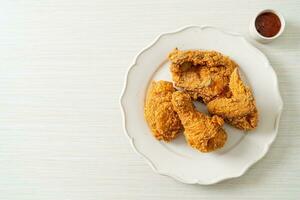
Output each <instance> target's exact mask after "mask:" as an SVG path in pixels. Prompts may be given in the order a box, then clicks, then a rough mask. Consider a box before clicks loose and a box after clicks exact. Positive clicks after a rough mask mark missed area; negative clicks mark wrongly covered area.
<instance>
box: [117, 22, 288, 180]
mask: <svg viewBox="0 0 300 200" xmlns="http://www.w3.org/2000/svg"><path fill="white" fill-rule="evenodd" d="M191 28H198V29H201V30H204V29H206V28H212V29H216V30H218V31H220V32H222V33H224V34H227V35H232V36H235V37H239V38H240V39H242V40H243V41H244V42H246V44H247V45H248V46H250V47H251V48H253V49H254V50H255V51H256V52H257V53H259V54H260V55H261V56H262V57H263V58H264V59H265V61H266V65H267V67H268V68H270V69H271V71H272V73H273V76H274V77H275V82H276V88H277V95H278V100H279V105H280V106H279V109H278V113H277V116H276V119H275V126H274V130H273V132H274V136H273V138H272V139H271V140H270V142H269V143H267V144H265V146H264V150H263V151H262V153H261V155H260V156H258V157H257V159H256V160H253V161H252V162H251V164H249V165H248V166H245V167H244V168H242V170H241V171H240V172H239V173H236V174H235V175H232V174H231V175H230V176H228V177H224V178H219V179H217V180H214V181H201V180H199V179H197V180H192V181H190V180H183V179H182V178H179V177H177V176H176V175H174V174H170V173H168V172H161V171H159V169H158V167H157V166H156V165H155V164H154V163H153V162H152V161H151V159H150V158H148V157H147V156H146V155H144V154H143V153H142V152H141V151H139V149H138V148H137V147H136V146H135V144H134V138H132V137H131V135H130V134H129V133H128V131H127V126H126V112H125V108H124V105H123V103H122V101H123V98H124V95H125V93H126V90H127V85H128V79H129V76H130V72H131V70H132V69H133V68H134V67H135V66H136V65H137V61H138V58H139V57H140V56H141V55H142V54H143V53H144V52H146V51H147V50H149V49H150V48H151V47H153V46H154V45H155V44H157V43H158V41H159V40H160V39H161V38H162V37H164V36H167V35H173V34H177V33H180V32H183V31H185V30H187V29H191ZM119 104H120V107H121V113H122V119H123V120H122V125H123V130H124V133H125V135H126V136H127V138H128V139H129V141H130V144H131V146H132V148H133V149H134V151H135V152H136V153H137V154H138V155H139V156H141V157H142V158H143V159H144V160H145V161H146V162H147V163H148V164H149V165H150V167H151V168H152V170H153V171H154V172H156V173H158V174H160V175H162V176H167V177H171V178H173V179H175V180H177V181H180V182H182V183H185V184H199V185H212V184H216V183H219V182H222V181H225V180H228V179H233V178H238V177H240V176H242V175H243V174H245V173H246V171H247V170H248V169H249V168H250V167H252V166H253V165H254V164H256V163H257V162H258V161H259V160H261V159H262V158H263V157H264V156H265V155H266V154H267V152H268V151H269V149H270V146H271V145H272V143H273V142H274V141H275V139H276V137H277V134H278V127H279V122H280V118H281V114H282V110H283V101H282V97H281V95H280V90H279V85H278V77H277V74H276V72H275V71H274V69H273V67H272V66H271V64H270V62H269V60H268V58H267V57H266V56H265V55H264V54H263V53H262V52H261V51H260V50H259V49H257V48H256V47H255V46H253V45H252V44H251V43H250V42H248V41H247V40H246V39H245V38H244V37H243V36H242V35H241V34H239V33H234V32H229V31H224V30H222V29H220V28H217V27H215V26H209V25H202V26H199V25H188V26H184V27H182V28H179V29H177V30H175V31H171V32H165V33H161V34H160V35H158V36H157V37H156V39H155V40H154V41H153V42H152V43H151V44H150V45H148V46H147V47H145V48H144V49H143V50H141V51H140V52H139V53H138V54H137V55H136V56H135V58H134V61H133V64H131V65H130V67H129V68H128V70H127V72H126V75H125V81H124V86H123V89H122V92H121V96H120V98H119Z"/></svg>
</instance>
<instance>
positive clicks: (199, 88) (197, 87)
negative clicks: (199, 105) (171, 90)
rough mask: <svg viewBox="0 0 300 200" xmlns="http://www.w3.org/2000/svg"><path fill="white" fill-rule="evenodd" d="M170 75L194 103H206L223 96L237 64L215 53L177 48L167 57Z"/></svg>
mask: <svg viewBox="0 0 300 200" xmlns="http://www.w3.org/2000/svg"><path fill="white" fill-rule="evenodd" d="M169 60H170V61H171V66H170V71H171V74H172V79H173V81H174V82H175V85H176V86H177V87H181V88H183V89H184V90H186V91H187V92H188V93H189V94H190V95H191V96H192V98H193V99H198V98H201V99H202V100H203V101H204V102H205V103H207V102H209V101H211V100H212V99H214V98H215V97H217V96H220V95H222V96H226V94H227V91H228V83H229V77H230V74H231V73H232V72H233V70H234V69H235V68H236V67H237V64H236V63H235V62H233V61H232V60H231V59H229V58H228V57H227V56H224V55H222V54H221V53H219V52H216V51H203V50H187V51H180V50H178V49H177V48H176V49H174V50H173V51H172V52H171V53H170V54H169Z"/></svg>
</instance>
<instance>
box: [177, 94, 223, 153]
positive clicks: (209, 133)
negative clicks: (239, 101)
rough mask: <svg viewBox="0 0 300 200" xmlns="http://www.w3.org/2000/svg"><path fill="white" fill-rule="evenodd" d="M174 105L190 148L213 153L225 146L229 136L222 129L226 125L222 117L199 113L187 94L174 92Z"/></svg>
mask: <svg viewBox="0 0 300 200" xmlns="http://www.w3.org/2000/svg"><path fill="white" fill-rule="evenodd" d="M172 104H173V106H174V109H175V111H176V112H177V114H178V115H179V118H180V120H181V123H182V124H183V127H184V135H185V138H186V140H187V142H188V143H189V145H190V146H192V147H193V148H195V149H198V150H199V151H201V152H211V151H214V150H216V149H219V148H221V147H223V146H224V144H225V142H226V140H227V134H226V132H225V131H224V130H223V129H222V127H221V126H222V125H223V124H224V121H223V119H222V118H221V117H218V116H213V117H209V116H207V115H205V114H203V113H201V112H199V111H197V110H196V109H195V107H194V105H193V102H192V99H191V97H190V96H189V95H188V94H187V93H185V92H179V91H178V92H174V93H173V95H172Z"/></svg>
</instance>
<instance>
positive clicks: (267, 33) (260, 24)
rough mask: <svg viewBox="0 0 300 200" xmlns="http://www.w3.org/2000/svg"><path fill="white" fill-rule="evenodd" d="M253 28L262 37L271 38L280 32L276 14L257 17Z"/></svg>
mask: <svg viewBox="0 0 300 200" xmlns="http://www.w3.org/2000/svg"><path fill="white" fill-rule="evenodd" d="M255 28H256V30H257V31H258V32H259V33H260V34H261V35H262V36H264V37H273V36H275V35H276V34H277V33H278V32H279V31H280V28H281V22H280V19H279V17H278V16H277V15H276V14H274V13H272V12H265V13H262V14H260V15H258V16H257V18H256V20H255Z"/></svg>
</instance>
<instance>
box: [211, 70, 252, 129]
mask: <svg viewBox="0 0 300 200" xmlns="http://www.w3.org/2000/svg"><path fill="white" fill-rule="evenodd" d="M229 88H230V92H231V94H232V96H231V97H229V98H217V99H215V100H213V101H211V102H209V103H208V104H207V108H208V111H209V112H210V113H212V114H215V115H218V116H221V117H223V118H224V119H225V120H226V121H227V122H228V123H229V124H231V125H233V126H235V127H237V128H239V129H242V130H251V129H254V128H255V127H256V126H257V124H258V112H257V108H256V106H255V100H254V97H253V95H252V92H251V90H250V88H249V87H247V86H245V85H244V83H243V81H242V80H241V78H240V76H239V73H238V70H237V69H235V70H234V72H233V73H232V74H231V77H230V83H229Z"/></svg>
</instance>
